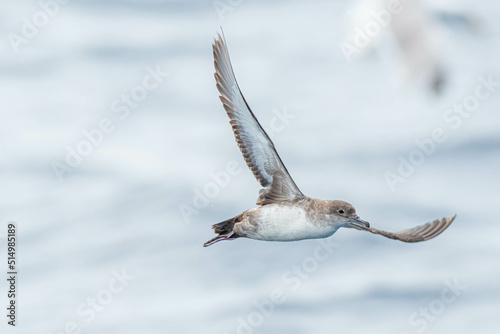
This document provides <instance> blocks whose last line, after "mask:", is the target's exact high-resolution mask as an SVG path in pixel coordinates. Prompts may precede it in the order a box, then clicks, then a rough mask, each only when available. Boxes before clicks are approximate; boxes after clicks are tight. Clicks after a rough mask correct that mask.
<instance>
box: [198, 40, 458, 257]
mask: <svg viewBox="0 0 500 334" xmlns="http://www.w3.org/2000/svg"><path fill="white" fill-rule="evenodd" d="M213 54H214V65H215V80H216V83H217V89H218V90H219V93H220V100H221V101H222V104H223V106H224V109H225V110H226V112H227V115H228V116H229V119H230V122H229V123H230V124H231V126H232V128H233V132H234V137H235V138H236V143H237V144H238V147H239V149H240V151H241V153H242V154H243V157H244V159H245V162H246V164H247V166H248V168H250V170H251V171H252V173H253V175H254V176H255V178H256V179H257V181H259V183H260V184H261V186H262V187H263V188H262V189H261V190H260V191H259V197H258V199H257V205H259V206H258V207H257V208H253V209H250V210H246V211H244V212H242V213H240V214H239V215H237V216H235V217H233V218H229V219H227V220H225V221H223V222H220V223H218V224H215V225H213V226H212V227H213V229H214V230H215V233H216V234H218V235H217V236H216V237H215V238H213V239H211V240H209V241H207V242H206V243H205V244H204V246H205V247H207V246H210V245H212V244H214V243H216V242H219V241H222V240H232V239H236V238H241V237H243V238H250V239H255V240H266V241H295V240H303V239H315V238H326V237H329V236H331V235H332V234H334V233H335V232H336V231H337V230H338V229H339V228H340V227H348V228H354V229H357V230H363V231H368V232H371V233H374V234H380V235H383V236H384V237H387V238H391V239H396V240H401V241H404V242H419V241H424V240H429V239H432V238H434V237H435V236H437V235H439V234H441V233H442V232H443V231H444V230H445V229H446V228H447V227H448V226H449V225H450V224H451V222H452V221H453V220H454V219H455V216H454V217H451V218H446V217H444V218H441V219H436V220H434V221H432V222H430V223H427V224H424V225H419V226H416V227H414V228H410V229H407V230H402V231H398V232H387V231H382V230H378V229H376V228H373V227H370V224H369V223H368V222H366V221H364V220H362V219H361V218H359V216H358V215H357V214H356V210H355V209H354V207H353V206H352V205H351V204H349V203H347V202H344V201H339V200H333V201H331V200H321V199H317V198H311V197H309V196H306V195H304V194H302V192H301V191H300V190H299V188H298V187H297V185H296V184H295V182H294V181H293V179H292V177H291V176H290V174H289V173H288V171H287V169H286V167H285V165H284V164H283V162H282V161H281V158H280V157H279V155H278V152H277V151H276V149H275V147H274V144H273V142H272V141H271V139H270V138H269V136H268V135H267V133H266V132H265V131H264V129H263V128H262V126H261V125H260V124H259V121H258V120H257V118H256V117H255V115H254V114H253V112H252V111H251V110H250V107H249V106H248V104H247V102H246V101H245V98H244V97H243V94H242V93H241V91H240V88H239V86H238V83H237V82H236V78H235V76H234V73H233V68H232V65H231V61H230V59H229V53H228V51H227V46H226V42H225V39H224V38H222V37H221V35H220V34H219V35H218V38H217V39H216V40H215V42H214V44H213Z"/></svg>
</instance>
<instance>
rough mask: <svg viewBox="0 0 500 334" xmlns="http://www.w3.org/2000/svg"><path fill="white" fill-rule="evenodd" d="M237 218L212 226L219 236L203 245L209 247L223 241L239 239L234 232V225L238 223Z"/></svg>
mask: <svg viewBox="0 0 500 334" xmlns="http://www.w3.org/2000/svg"><path fill="white" fill-rule="evenodd" d="M237 218H238V216H236V217H233V218H229V219H226V220H224V221H223V222H220V223H217V224H214V225H212V228H213V229H214V231H215V233H217V234H218V236H216V237H215V238H213V239H210V240H208V241H207V242H205V243H204V244H203V247H208V246H210V245H213V244H215V243H216V242H219V241H222V240H229V239H236V238H238V237H239V236H238V235H236V233H234V232H233V227H234V224H236V223H237V222H238V219H237Z"/></svg>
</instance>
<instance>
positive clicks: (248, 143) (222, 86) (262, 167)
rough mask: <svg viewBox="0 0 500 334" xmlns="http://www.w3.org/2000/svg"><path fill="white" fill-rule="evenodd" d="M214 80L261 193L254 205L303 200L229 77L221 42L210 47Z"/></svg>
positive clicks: (232, 75)
mask: <svg viewBox="0 0 500 334" xmlns="http://www.w3.org/2000/svg"><path fill="white" fill-rule="evenodd" d="M213 52H214V65H215V80H216V82H217V89H218V90H219V93H220V100H221V101H222V104H223V106H224V109H225V110H226V112H227V115H228V116H229V120H230V121H229V123H230V124H231V126H232V128H233V132H234V137H235V138H236V143H237V144H238V147H239V149H240V151H241V153H242V154H243V158H244V159H245V162H246V164H247V166H248V168H250V170H251V171H252V173H253V175H254V176H255V178H256V179H257V181H259V183H260V184H261V186H262V187H264V189H262V190H261V191H260V192H259V198H258V200H257V204H260V205H264V204H269V203H274V202H277V201H283V200H291V199H294V198H296V197H302V196H304V195H303V194H302V192H301V191H300V190H299V188H298V187H297V185H296V184H295V182H294V181H293V179H292V177H291V176H290V174H289V173H288V171H287V169H286V167H285V165H283V162H282V161H281V158H280V157H279V155H278V152H276V149H275V148H274V144H273V142H272V141H271V139H270V138H269V136H268V135H267V133H266V132H265V131H264V129H263V128H262V126H261V125H260V124H259V121H258V120H257V118H256V117H255V115H254V114H253V113H252V111H251V110H250V107H249V106H248V104H247V102H246V101H245V98H244V97H243V94H242V93H241V91H240V88H239V86H238V83H237V82H236V78H235V76H234V73H233V68H232V65H231V60H230V59H229V53H228V51H227V46H226V43H225V41H224V39H223V38H222V37H221V36H220V35H219V36H218V38H217V39H216V40H215V42H214V45H213Z"/></svg>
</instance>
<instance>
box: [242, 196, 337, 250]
mask: <svg viewBox="0 0 500 334" xmlns="http://www.w3.org/2000/svg"><path fill="white" fill-rule="evenodd" d="M338 228H339V226H337V225H336V224H326V223H318V222H311V221H310V220H309V219H308V217H307V215H306V212H305V210H304V209H302V208H301V207H298V206H282V205H274V204H271V205H265V206H262V207H260V208H256V209H254V210H252V212H251V213H250V214H249V216H248V219H246V221H244V222H242V224H241V227H240V228H239V229H237V230H236V232H237V233H238V234H240V235H242V236H245V237H247V238H251V239H257V240H268V241H294V240H302V239H316V238H325V237H328V236H330V235H332V234H333V233H335V232H336V231H337V230H338ZM238 230H239V231H238Z"/></svg>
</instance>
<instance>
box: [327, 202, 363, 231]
mask: <svg viewBox="0 0 500 334" xmlns="http://www.w3.org/2000/svg"><path fill="white" fill-rule="evenodd" d="M328 209H329V210H328V212H329V214H330V215H332V216H333V218H334V220H335V221H337V222H340V223H341V224H342V226H343V227H350V228H361V229H365V228H368V227H370V223H368V222H366V221H364V220H362V219H361V218H359V216H358V215H357V214H356V209H354V206H352V204H349V203H347V202H344V201H329V208H328Z"/></svg>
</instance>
